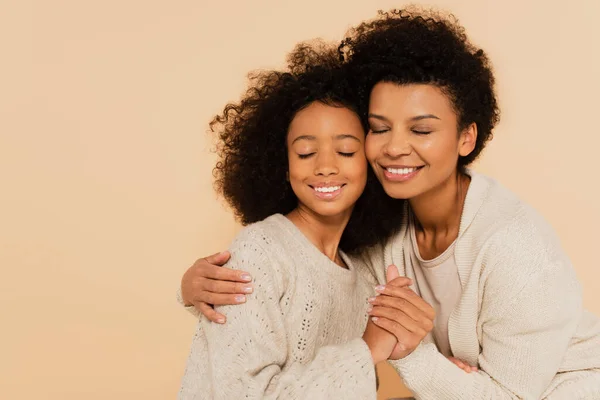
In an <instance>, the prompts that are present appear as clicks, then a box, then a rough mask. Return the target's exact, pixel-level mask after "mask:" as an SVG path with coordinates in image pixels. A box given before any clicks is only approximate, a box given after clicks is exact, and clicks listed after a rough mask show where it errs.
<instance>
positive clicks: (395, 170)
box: [386, 168, 417, 175]
mask: <svg viewBox="0 0 600 400" xmlns="http://www.w3.org/2000/svg"><path fill="white" fill-rule="evenodd" d="M386 170H387V171H388V172H389V173H391V174H396V175H408V174H411V173H413V172H415V171H416V170H417V168H386Z"/></svg>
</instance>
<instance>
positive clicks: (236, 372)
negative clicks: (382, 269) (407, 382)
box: [179, 215, 377, 400]
mask: <svg viewBox="0 0 600 400" xmlns="http://www.w3.org/2000/svg"><path fill="white" fill-rule="evenodd" d="M230 251H231V260H230V261H229V262H228V264H227V266H229V267H230V268H235V269H239V270H244V271H247V272H249V273H250V274H251V275H252V277H253V279H254V293H253V294H252V295H249V296H247V298H248V299H247V302H246V303H245V304H242V305H236V306H223V307H218V308H219V311H220V312H222V313H224V314H226V315H227V323H226V324H224V325H219V324H214V323H210V322H208V321H207V320H206V319H205V318H201V319H200V322H199V324H198V328H197V331H196V334H195V336H194V338H193V343H192V348H191V351H190V355H189V358H188V362H187V366H186V370H185V374H184V377H183V381H182V385H181V390H180V392H179V399H181V400H189V399H228V400H229V399H314V400H318V399H375V398H376V388H375V367H374V365H373V360H372V358H371V353H370V351H369V348H368V347H367V345H366V343H365V342H364V341H363V340H362V339H361V337H362V334H363V332H364V329H365V326H366V323H367V307H368V303H367V299H368V297H370V296H372V295H374V293H375V292H374V286H375V285H376V284H377V282H376V281H375V279H374V277H373V275H372V274H371V273H370V272H369V271H368V270H367V269H366V268H365V267H361V266H360V263H356V262H354V263H353V262H351V260H349V259H348V258H347V257H345V256H344V259H345V261H346V263H347V264H348V266H349V269H345V268H342V267H340V266H338V265H336V264H334V263H333V262H332V261H331V260H330V259H328V258H327V257H326V256H325V255H323V254H322V253H321V252H320V251H319V250H318V249H317V248H316V247H315V246H313V245H312V243H311V242H310V241H309V240H308V239H307V238H306V237H305V236H304V235H303V234H302V233H301V232H300V231H299V230H298V229H297V228H296V227H295V225H294V224H293V223H292V222H290V221H289V220H288V219H287V218H286V217H284V216H282V215H274V216H271V217H269V218H267V219H266V220H264V221H262V222H259V223H256V224H252V225H250V226H248V227H246V228H245V229H244V230H243V231H242V232H241V233H240V234H239V235H238V236H237V238H236V239H235V241H234V242H233V244H232V245H231V247H230Z"/></svg>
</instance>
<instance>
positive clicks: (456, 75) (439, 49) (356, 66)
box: [338, 7, 500, 170]
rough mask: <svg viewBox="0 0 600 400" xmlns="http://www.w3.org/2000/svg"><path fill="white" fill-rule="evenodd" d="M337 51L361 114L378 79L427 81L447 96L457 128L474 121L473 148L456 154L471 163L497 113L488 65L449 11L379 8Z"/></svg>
mask: <svg viewBox="0 0 600 400" xmlns="http://www.w3.org/2000/svg"><path fill="white" fill-rule="evenodd" d="M338 53H339V57H340V59H341V60H343V61H344V62H346V63H347V65H348V67H349V68H350V69H351V70H352V71H353V72H352V74H353V75H354V81H355V83H356V85H357V90H358V91H359V98H360V99H362V103H361V105H359V108H360V109H361V111H362V112H363V114H362V115H361V117H363V118H364V117H365V114H366V112H367V110H368V105H367V103H368V99H369V95H370V93H371V90H372V88H373V86H375V85H376V84H377V83H378V82H392V83H397V84H400V85H403V84H413V83H425V84H433V85H436V86H437V87H439V88H440V89H441V90H443V91H444V93H446V94H447V95H448V96H449V98H450V100H451V101H452V104H453V106H454V109H455V111H456V113H457V116H458V125H459V126H458V129H459V130H462V129H464V128H466V127H467V126H469V125H470V124H471V123H475V124H476V126H477V141H476V144H475V148H474V150H473V151H472V152H471V153H470V154H469V155H468V156H465V157H459V159H458V168H459V169H461V170H462V169H464V167H465V166H467V165H469V164H470V163H472V162H473V161H474V160H475V159H476V158H477V157H478V156H479V154H480V153H481V151H482V150H483V148H484V147H485V145H486V144H487V142H488V141H489V140H490V139H491V138H492V130H493V129H494V127H495V126H496V124H497V123H498V121H499V119H500V112H499V108H498V104H497V100H496V95H495V92H494V84H495V80H494V75H493V72H492V66H491V63H490V61H489V59H488V57H487V55H486V54H485V52H484V51H483V50H481V49H479V48H477V47H475V46H474V45H473V44H472V43H471V42H470V41H469V40H468V38H467V35H466V33H465V29H464V28H463V27H462V26H461V25H460V24H459V23H458V20H457V19H456V18H455V17H454V16H453V15H445V14H443V13H441V12H437V11H435V10H432V9H422V8H418V7H409V8H407V9H403V10H391V11H387V12H384V11H379V14H378V16H377V17H376V18H375V19H373V20H370V21H367V22H363V23H361V24H360V25H358V26H357V27H355V28H352V29H351V30H350V31H349V32H348V34H347V37H346V39H344V40H343V41H342V43H341V44H340V46H339V48H338Z"/></svg>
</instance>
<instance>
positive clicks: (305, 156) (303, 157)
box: [298, 153, 315, 160]
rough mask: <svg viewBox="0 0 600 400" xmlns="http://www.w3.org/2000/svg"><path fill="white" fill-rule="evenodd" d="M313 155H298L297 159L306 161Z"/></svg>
mask: <svg viewBox="0 0 600 400" xmlns="http://www.w3.org/2000/svg"><path fill="white" fill-rule="evenodd" d="M314 154H315V153H308V154H298V158H300V159H302V160H304V159H307V158H309V157H311V156H313V155H314Z"/></svg>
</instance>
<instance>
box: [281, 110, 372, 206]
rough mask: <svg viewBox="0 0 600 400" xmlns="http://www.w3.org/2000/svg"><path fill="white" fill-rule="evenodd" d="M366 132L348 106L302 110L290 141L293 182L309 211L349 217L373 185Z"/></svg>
mask: <svg viewBox="0 0 600 400" xmlns="http://www.w3.org/2000/svg"><path fill="white" fill-rule="evenodd" d="M364 140H365V132H364V129H363V127H362V125H361V123H360V120H359V118H358V116H357V115H356V114H355V113H354V112H353V111H351V110H349V109H347V108H345V107H333V106H328V105H325V104H323V103H321V102H314V103H312V104H310V105H309V106H308V107H306V108H304V109H302V110H300V111H299V112H298V113H297V114H296V116H295V117H294V119H293V120H292V123H291V124H290V127H289V130H288V137H287V149H288V159H289V181H290V184H291V185H292V190H293V191H294V193H295V194H296V196H297V197H298V200H299V207H304V208H306V209H308V210H309V211H311V212H313V213H315V214H318V215H320V216H326V217H331V216H344V215H346V214H347V215H349V214H350V213H351V212H352V208H353V206H354V203H356V201H357V200H358V198H359V197H360V195H361V194H362V192H363V190H364V188H365V184H366V182H367V168H368V165H367V160H366V158H365V152H364Z"/></svg>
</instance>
